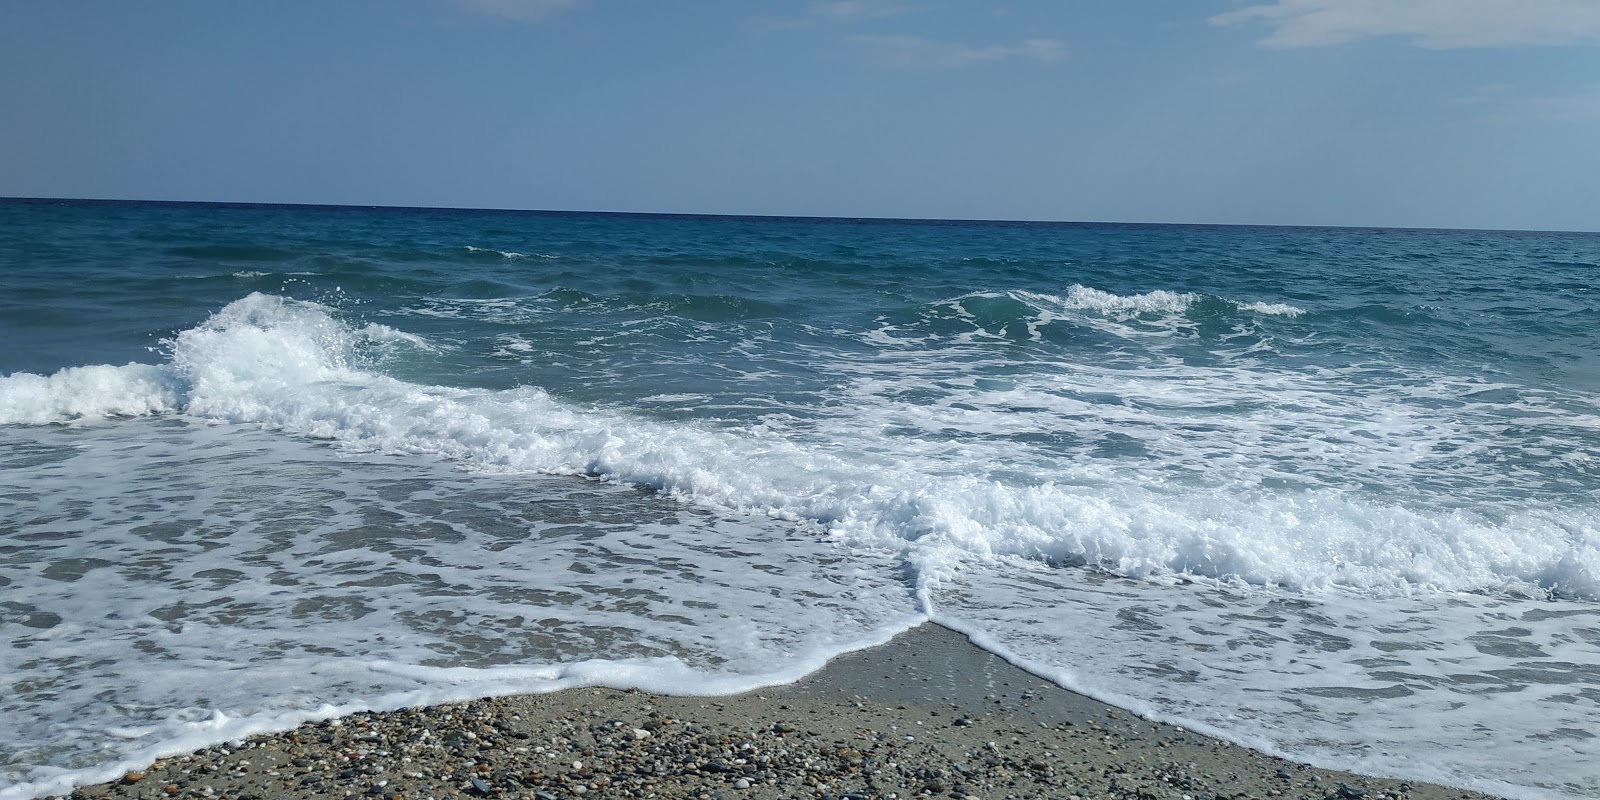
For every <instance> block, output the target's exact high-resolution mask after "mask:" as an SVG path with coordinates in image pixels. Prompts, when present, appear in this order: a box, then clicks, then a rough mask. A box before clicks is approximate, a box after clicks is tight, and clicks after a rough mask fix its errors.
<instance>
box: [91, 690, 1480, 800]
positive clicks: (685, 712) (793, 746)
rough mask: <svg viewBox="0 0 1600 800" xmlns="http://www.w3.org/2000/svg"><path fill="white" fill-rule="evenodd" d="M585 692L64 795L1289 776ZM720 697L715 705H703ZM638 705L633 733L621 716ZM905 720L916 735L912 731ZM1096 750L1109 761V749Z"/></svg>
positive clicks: (954, 785) (1256, 789) (823, 786)
mask: <svg viewBox="0 0 1600 800" xmlns="http://www.w3.org/2000/svg"><path fill="white" fill-rule="evenodd" d="M589 691H590V690H584V692H583V693H582V694H581V696H575V695H573V694H561V693H558V694H556V695H550V696H533V697H524V698H507V699H502V700H481V701H472V702H467V703H456V704H451V705H443V706H437V707H433V708H427V709H403V710H400V711H394V712H388V713H383V714H378V713H365V712H364V713H359V714H355V715H352V716H350V717H347V718H345V719H344V720H342V721H340V720H335V721H331V722H329V723H321V724H311V725H308V726H305V727H303V728H301V729H299V730H296V731H289V732H286V733H282V734H277V735H270V736H263V737H258V738H255V739H251V740H249V741H247V742H244V743H242V744H243V747H244V748H248V749H249V759H248V762H246V761H244V760H240V759H238V756H233V758H232V760H230V758H229V756H228V754H227V752H225V751H224V749H222V748H208V749H206V750H203V751H200V752H198V753H195V754H193V755H191V756H181V757H177V758H173V759H167V760H164V761H161V762H157V763H156V764H154V765H152V766H151V767H150V768H148V769H145V770H139V771H137V772H129V773H127V774H125V775H124V776H122V777H121V778H119V779H117V781H115V782H113V783H109V784H102V785H100V786H97V787H83V788H81V789H80V790H79V792H78V793H76V794H77V796H79V797H81V798H83V799H84V800H102V798H103V799H104V800H148V799H149V798H153V797H164V798H172V800H180V798H198V797H200V796H206V797H212V796H217V795H221V796H223V797H227V798H244V797H256V798H262V800H276V799H277V798H288V797H318V798H321V797H327V798H335V800H337V799H338V798H341V797H342V798H347V800H357V798H370V799H371V800H399V799H400V798H406V799H407V800H418V799H420V798H436V800H463V799H464V798H471V797H479V798H484V797H493V798H496V800H571V799H572V798H574V797H581V798H584V800H587V796H588V795H591V794H592V795H595V796H597V797H605V798H613V797H615V798H632V799H634V800H643V799H644V798H651V797H654V798H706V800H730V799H731V798H737V797H744V798H749V800H756V799H757V798H759V800H773V799H775V798H819V797H820V798H828V799H829V800H840V799H841V798H860V799H861V800H882V799H883V798H891V797H893V798H896V800H911V798H918V797H920V796H925V795H924V793H928V794H932V793H938V795H939V796H940V797H946V798H958V799H959V798H971V799H972V800H979V798H989V799H990V800H1003V799H1004V798H1031V797H1046V798H1052V797H1053V798H1070V797H1073V796H1078V797H1082V798H1095V800H1101V799H1102V798H1105V799H1106V800H1141V799H1145V800H1147V799H1148V798H1161V799H1162V800H1177V799H1178V798H1180V797H1184V796H1187V797H1189V798H1199V800H1207V799H1208V798H1225V797H1226V798H1233V797H1239V796H1244V795H1249V796H1253V797H1269V796H1273V794H1272V793H1273V792H1276V791H1277V790H1278V789H1279V788H1284V787H1286V784H1285V783H1284V781H1286V780H1288V779H1289V776H1290V775H1291V773H1290V772H1289V771H1288V770H1286V769H1282V768H1281V766H1282V765H1283V764H1284V763H1285V762H1283V761H1280V760H1276V759H1269V758H1266V757H1264V756H1261V755H1260V754H1255V753H1252V752H1251V751H1247V750H1243V749H1240V748H1233V747H1232V746H1231V745H1220V744H1218V743H1215V742H1211V741H1209V740H1204V741H1201V742H1199V743H1198V745H1191V744H1188V743H1181V742H1180V743H1176V744H1173V743H1172V742H1170V741H1168V737H1164V736H1156V737H1149V738H1145V739H1141V738H1140V737H1138V736H1137V735H1131V734H1127V733H1125V732H1122V731H1116V730H1111V729H1108V728H1104V727H1097V728H1096V729H1093V730H1091V727H1090V726H1087V725H1084V726H1065V725H1061V726H1057V727H1055V728H1049V729H1039V728H1036V727H1035V723H1036V722H1037V721H1038V720H1036V719H1032V718H1008V717H1005V716H1004V715H1003V714H1002V713H998V712H997V713H996V714H994V715H980V716H979V717H977V718H973V717H969V716H958V715H957V714H956V713H954V712H951V713H950V714H949V717H945V718H947V719H948V718H950V717H953V718H954V720H953V721H952V723H951V724H949V725H928V726H924V727H921V728H917V727H915V726H916V724H917V719H916V717H922V718H927V717H929V716H930V715H929V714H928V712H927V710H926V709H925V708H924V709H918V708H914V707H913V708H906V709H896V708H894V707H893V706H879V705H875V704H873V703H871V702H863V701H862V700H861V698H856V699H855V700H853V701H849V702H848V703H845V702H841V703H837V704H834V703H829V702H825V701H820V700H818V701H811V700H804V701H803V700H799V699H795V700H790V701H789V703H781V704H780V703H777V702H765V701H764V700H763V702H762V703H758V704H756V705H755V706H754V707H750V706H739V705H736V703H739V702H751V703H755V702H756V701H754V700H750V701H745V700H738V699H733V698H721V699H719V700H718V701H710V700H703V699H693V698H659V699H657V698H651V700H652V702H651V703H650V705H651V707H650V708H647V709H645V710H644V711H641V707H642V704H641V703H639V699H641V698H647V697H649V696H648V695H640V694H635V693H630V692H614V691H611V690H602V691H600V692H599V693H597V694H589ZM718 702H721V703H725V706H717V708H716V709H715V710H713V709H712V706H715V705H716V704H717V703H718ZM791 704H792V705H791ZM513 711H514V712H515V713H512V712H513ZM646 713H648V718H647V719H646V720H645V721H644V722H643V723H642V724H641V725H640V726H639V727H635V726H634V725H633V724H631V723H629V722H626V721H625V720H628V719H638V718H640V717H641V716H643V715H645V714H646ZM780 714H781V715H782V716H783V719H777V717H778V715H780ZM751 720H768V721H767V722H762V723H756V722H752V721H751ZM334 723H338V724H334ZM963 723H965V724H963ZM647 726H648V727H647ZM908 727H910V728H911V729H913V730H920V731H922V732H921V733H919V734H917V735H916V736H915V737H912V736H910V735H909V734H906V733H905V730H906V728H908ZM1025 730H1026V732H1024V731H1025ZM467 734H472V735H471V736H468V735H467ZM990 739H993V740H994V741H990ZM1108 743H1114V744H1115V745H1116V746H1117V747H1118V748H1122V749H1124V750H1125V752H1124V753H1122V754H1119V755H1115V756H1108V755H1107V754H1106V745H1107V744H1108ZM1159 744H1167V745H1168V746H1167V747H1166V748H1163V747H1159V746H1158V745H1159ZM1184 748H1188V749H1184ZM235 749H238V748H235ZM1219 752H1220V753H1225V754H1226V753H1232V754H1233V755H1230V756H1228V757H1227V758H1228V759H1231V760H1225V761H1215V760H1211V759H1216V758H1219V756H1218V753H1219ZM1197 762H1199V763H1203V764H1205V767H1204V768H1203V769H1202V768H1201V767H1199V766H1197ZM247 767H248V769H246V768H247ZM1292 768H1293V769H1296V770H1303V771H1302V772H1297V773H1294V774H1295V775H1296V778H1297V781H1298V780H1301V779H1303V780H1307V781H1310V780H1313V779H1315V777H1316V776H1317V775H1318V774H1319V772H1318V771H1317V770H1314V769H1309V768H1303V767H1292ZM1320 774H1321V775H1323V776H1324V778H1325V779H1326V783H1324V784H1322V785H1323V786H1325V787H1338V788H1337V789H1336V790H1334V791H1332V792H1325V791H1323V790H1318V791H1317V792H1316V793H1315V794H1314V795H1311V794H1308V795H1306V797H1307V798H1310V799H1311V800H1372V798H1374V797H1376V796H1377V792H1383V793H1384V794H1386V795H1387V796H1388V797H1389V798H1397V797H1399V796H1400V795H1401V794H1405V795H1406V797H1407V798H1408V800H1456V798H1462V797H1470V798H1475V799H1476V800H1487V797H1486V796H1484V795H1478V794H1474V793H1469V792H1451V793H1448V794H1446V793H1435V794H1431V795H1430V794H1426V793H1425V792H1421V791H1420V790H1419V791H1413V789H1414V788H1418V787H1412V786H1409V785H1407V784H1404V783H1402V782H1395V781H1389V782H1383V781H1376V780H1372V781H1369V780H1366V779H1362V780H1361V781H1360V783H1361V784H1362V785H1363V786H1367V787H1369V789H1362V788H1360V787H1359V786H1356V785H1354V784H1352V783H1350V781H1351V780H1353V779H1352V778H1351V777H1350V776H1348V775H1341V774H1337V773H1328V772H1322V773H1320ZM1217 776H1225V777H1217ZM1341 778H1343V779H1344V781H1345V782H1343V783H1341V782H1340V779H1341ZM202 779H203V780H204V781H205V782H206V783H201V781H202ZM153 787H160V789H159V790H153ZM1401 787H1404V788H1401ZM1424 788H1428V789H1430V790H1431V789H1432V787H1424ZM733 790H737V791H740V792H744V793H745V794H739V795H733V794H731V791H733ZM725 793H728V794H725ZM1293 796H1294V797H1296V798H1299V797H1300V795H1293Z"/></svg>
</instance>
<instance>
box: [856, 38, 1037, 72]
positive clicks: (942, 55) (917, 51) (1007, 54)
mask: <svg viewBox="0 0 1600 800" xmlns="http://www.w3.org/2000/svg"><path fill="white" fill-rule="evenodd" d="M850 41H851V42H852V43H853V44H855V45H856V46H857V47H859V48H861V49H863V50H864V51H866V53H867V55H868V56H869V57H870V58H872V59H873V60H874V61H877V62H878V63H880V64H883V65H885V66H890V67H900V68H906V69H921V68H929V67H965V66H969V65H972V64H981V63H984V62H990V61H1007V60H1010V59H1018V58H1020V59H1030V60H1033V61H1055V60H1058V59H1060V58H1061V57H1063V56H1065V55H1066V54H1067V48H1066V46H1065V45H1063V44H1061V43H1060V42H1058V41H1056V40H1055V39H1028V40H1026V41H1023V42H1019V43H1017V44H1010V45H1002V44H996V45H971V44H965V43H963V42H945V41H939V40H936V39H927V38H924V37H921V36H909V35H867V34H862V35H859V36H852V37H850Z"/></svg>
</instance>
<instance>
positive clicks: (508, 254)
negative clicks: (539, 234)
mask: <svg viewBox="0 0 1600 800" xmlns="http://www.w3.org/2000/svg"><path fill="white" fill-rule="evenodd" d="M462 249H464V250H466V251H467V252H469V253H494V254H496V255H498V256H500V257H501V258H505V259H521V258H542V259H546V260H550V261H554V260H556V259H558V258H560V256H552V255H547V254H545V253H518V252H515V251H511V250H496V249H494V248H490V247H473V246H472V245H470V244H469V245H466V246H465V247H463V248H462Z"/></svg>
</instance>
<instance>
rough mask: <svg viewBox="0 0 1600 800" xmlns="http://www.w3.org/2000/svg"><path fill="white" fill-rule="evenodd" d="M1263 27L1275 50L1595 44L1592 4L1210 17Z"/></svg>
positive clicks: (1491, 0)
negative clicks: (1385, 40)
mask: <svg viewBox="0 0 1600 800" xmlns="http://www.w3.org/2000/svg"><path fill="white" fill-rule="evenodd" d="M1211 22H1212V23H1213V24H1216V25H1241V24H1247V23H1262V24H1265V25H1268V26H1270V27H1271V28H1272V32H1271V33H1269V34H1267V36H1266V38H1264V39H1262V40H1261V43H1262V44H1263V45H1266V46H1267V47H1276V48H1293V47H1325V46H1328V45H1336V44H1345V43H1347V42H1354V41H1358V40H1361V39H1368V38H1374V37H1380V36H1400V37H1404V38H1407V39H1410V40H1411V41H1413V42H1415V43H1416V44H1418V45H1420V46H1422V47H1428V48H1434V49H1450V48H1460V47H1514V46H1519V45H1578V44H1600V1H1597V0H1274V2H1270V3H1261V4H1257V5H1251V6H1247V7H1245V8H1241V9H1238V10H1235V11H1229V12H1227V13H1224V14H1218V15H1217V16H1214V17H1212V18H1211Z"/></svg>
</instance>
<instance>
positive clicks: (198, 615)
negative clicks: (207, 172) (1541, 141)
mask: <svg viewBox="0 0 1600 800" xmlns="http://www.w3.org/2000/svg"><path fill="white" fill-rule="evenodd" d="M1597 453H1600V235H1597V234H1591V233H1535V232H1498V231H1453V230H1392V229H1341V228H1286V227H1248V226H1184V225H1147V224H1103V223H1046V222H992V221H940V220H882V219H816V218H771V217H761V218H757V217H726V216H675V215H645V214H600V213H565V212H518V211H475V210H455V209H412V208H352V207H311V206H263V205H238V204H176V203H137V202H95V201H60V200H7V201H0V798H3V799H4V800H21V799H23V798H30V797H37V796H42V795H47V794H59V793H62V792H65V791H67V790H68V788H69V787H71V786H72V785H75V784H80V783H83V782H87V781H97V780H107V779H111V778H113V777H116V776H118V775H120V774H121V773H122V772H123V771H124V770H128V769H131V768H134V767H137V766H140V765H143V764H146V763H148V762H149V761H150V760H151V759H152V758H154V757H156V756H161V755H167V754H173V753H176V752H181V751H185V750H188V749H192V748H195V747H199V746H202V745H207V744H211V743H217V742H227V741H232V740H237V739H239V738H241V737H245V736H247V735H249V734H252V733H255V732H260V731H267V730H277V729H285V728H288V727H292V726H293V725H295V724H297V723H299V722H301V721H305V720H313V719H321V718H328V717H333V716H337V715H340V714H346V713H351V712H354V711H357V710H362V709H391V708H397V707H404V706H410V705H416V704H421V703H431V702H439V701H446V700H453V699H463V698H471V697H479V696H486V695H496V694H506V693H513V692H544V691H551V690H555V689H560V688H565V687H572V686H586V685H605V686H612V687H639V688H642V689H647V690H652V691H659V692H668V693H690V694H726V693H734V692H738V691H743V690H749V689H754V688H758V687H763V686H771V685H776V684H783V683H787V682H792V681H795V680H797V679H799V678H801V677H802V676H805V675H807V674H808V673H811V672H814V671H816V670H817V669H819V668H820V667H821V666H822V665H823V664H824V663H825V662H826V661H827V660H828V659H829V658H831V657H833V656H836V655H839V654H841V653H845V652H848V651H852V650H856V649H860V648H865V647H870V646H873V645H876V644H880V643H883V642H885V641H887V640H888V639H890V638H891V637H893V636H894V635H895V634H897V633H900V632H903V631H905V630H907V629H909V628H912V627H915V626H917V625H920V624H923V623H925V622H929V621H932V622H936V623H939V624H943V625H946V626H948V627H950V628H953V629H955V630H957V631H960V632H962V633H965V634H966V635H968V636H969V637H970V638H971V639H972V641H973V642H974V643H975V644H976V645H978V646H980V647H982V648H985V649H987V650H990V651H992V652H994V653H996V654H998V655H999V656H1001V657H1003V658H1005V659H1006V660H1008V661H1011V662H1013V663H1015V664H1017V665H1019V666H1022V667H1024V668H1025V669H1028V670H1030V671H1032V672H1034V673H1036V674H1037V675H1039V676H1041V677H1043V678H1046V679H1048V680H1050V681H1054V682H1055V683H1057V684H1060V685H1061V686H1063V687H1066V688H1068V689H1071V690H1074V691H1078V692H1082V693H1084V694H1087V695H1090V696H1092V697H1095V698H1099V699H1102V700H1106V701H1109V702H1111V703H1115V704H1117V705H1120V706H1123V707H1125V708H1127V709H1130V710H1132V711H1134V712H1136V713H1137V714H1140V715H1143V716H1145V717H1147V718H1149V719H1152V720H1161V721H1166V722H1172V723H1177V724H1181V725H1183V726H1187V727H1188V728H1190V729H1192V730H1195V731H1198V732H1202V733H1206V734H1210V735H1213V736H1218V737H1221V738H1224V739H1228V740H1231V741H1235V742H1240V743H1243V744H1247V745H1250V746H1254V747H1258V748H1260V749H1262V750H1264V751H1267V752H1271V753H1275V754H1281V755H1284V756H1288V757H1290V758H1294V759H1298V760H1301V761H1304V762H1308V763H1312V764H1317V765H1322V766H1329V767H1340V768H1347V769H1352V770H1356V771H1360V772H1365V773H1369V774H1379V775H1384V776H1393V777H1402V778H1408V779H1422V780H1429V781H1438V782H1443V783H1446V784H1451V785H1455V786H1462V787H1472V788H1478V789H1483V790H1487V791H1491V792H1496V793H1500V794H1503V795H1506V796H1509V797H1513V798H1580V797H1583V798H1587V797H1595V796H1600V738H1597V735H1600V457H1597Z"/></svg>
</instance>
